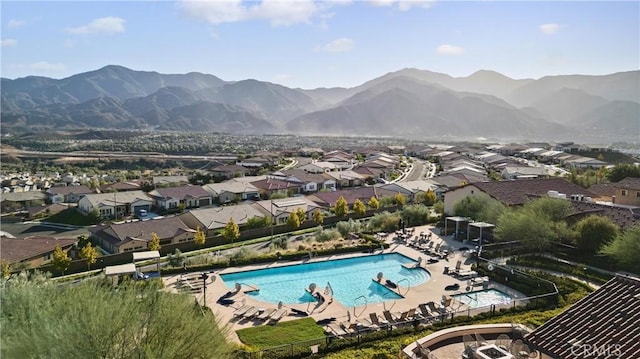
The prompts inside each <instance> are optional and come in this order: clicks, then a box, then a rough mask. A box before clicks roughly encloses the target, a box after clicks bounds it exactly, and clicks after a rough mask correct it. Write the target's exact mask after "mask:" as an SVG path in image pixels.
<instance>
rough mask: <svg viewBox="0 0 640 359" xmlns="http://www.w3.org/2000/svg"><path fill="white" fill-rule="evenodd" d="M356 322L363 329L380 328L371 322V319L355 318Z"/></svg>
mask: <svg viewBox="0 0 640 359" xmlns="http://www.w3.org/2000/svg"><path fill="white" fill-rule="evenodd" d="M376 318H377V317H376ZM356 323H357V324H358V325H359V328H362V329H363V330H378V329H380V325H379V324H375V323H373V322H372V321H371V320H369V319H367V318H360V319H357V320H356Z"/></svg>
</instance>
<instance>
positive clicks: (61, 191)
mask: <svg viewBox="0 0 640 359" xmlns="http://www.w3.org/2000/svg"><path fill="white" fill-rule="evenodd" d="M47 192H48V193H51V194H54V195H63V196H64V195H67V194H72V193H73V194H89V193H93V191H92V190H91V189H90V188H89V187H87V186H62V187H51V188H49V189H48V190H47Z"/></svg>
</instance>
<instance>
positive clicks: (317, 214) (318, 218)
mask: <svg viewBox="0 0 640 359" xmlns="http://www.w3.org/2000/svg"><path fill="white" fill-rule="evenodd" d="M313 221H314V222H316V224H318V225H321V224H322V222H324V215H323V214H322V211H321V210H320V209H319V208H318V209H316V210H315V211H313Z"/></svg>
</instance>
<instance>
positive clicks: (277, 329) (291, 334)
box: [236, 318, 324, 350]
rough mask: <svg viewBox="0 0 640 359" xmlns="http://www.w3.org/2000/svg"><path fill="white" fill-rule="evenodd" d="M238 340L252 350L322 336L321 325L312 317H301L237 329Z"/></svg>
mask: <svg viewBox="0 0 640 359" xmlns="http://www.w3.org/2000/svg"><path fill="white" fill-rule="evenodd" d="M236 333H237V334H238V337H239V338H240V341H242V343H244V344H245V345H247V346H249V347H250V348H252V349H254V350H260V349H264V348H271V347H276V346H279V345H284V344H289V343H295V342H300V341H305V340H312V339H317V338H324V330H323V329H322V326H320V325H318V324H316V322H315V320H314V319H313V318H302V319H296V320H290V321H284V322H280V323H278V324H276V325H262V326H259V327H251V328H245V329H240V330H237V331H236Z"/></svg>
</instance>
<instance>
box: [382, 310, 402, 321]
mask: <svg viewBox="0 0 640 359" xmlns="http://www.w3.org/2000/svg"><path fill="white" fill-rule="evenodd" d="M382 315H383V316H384V319H386V320H387V321H388V322H389V323H390V324H396V323H399V322H401V321H405V320H406V319H407V312H404V313H395V314H392V313H391V312H390V311H388V310H385V311H383V312H382Z"/></svg>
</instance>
